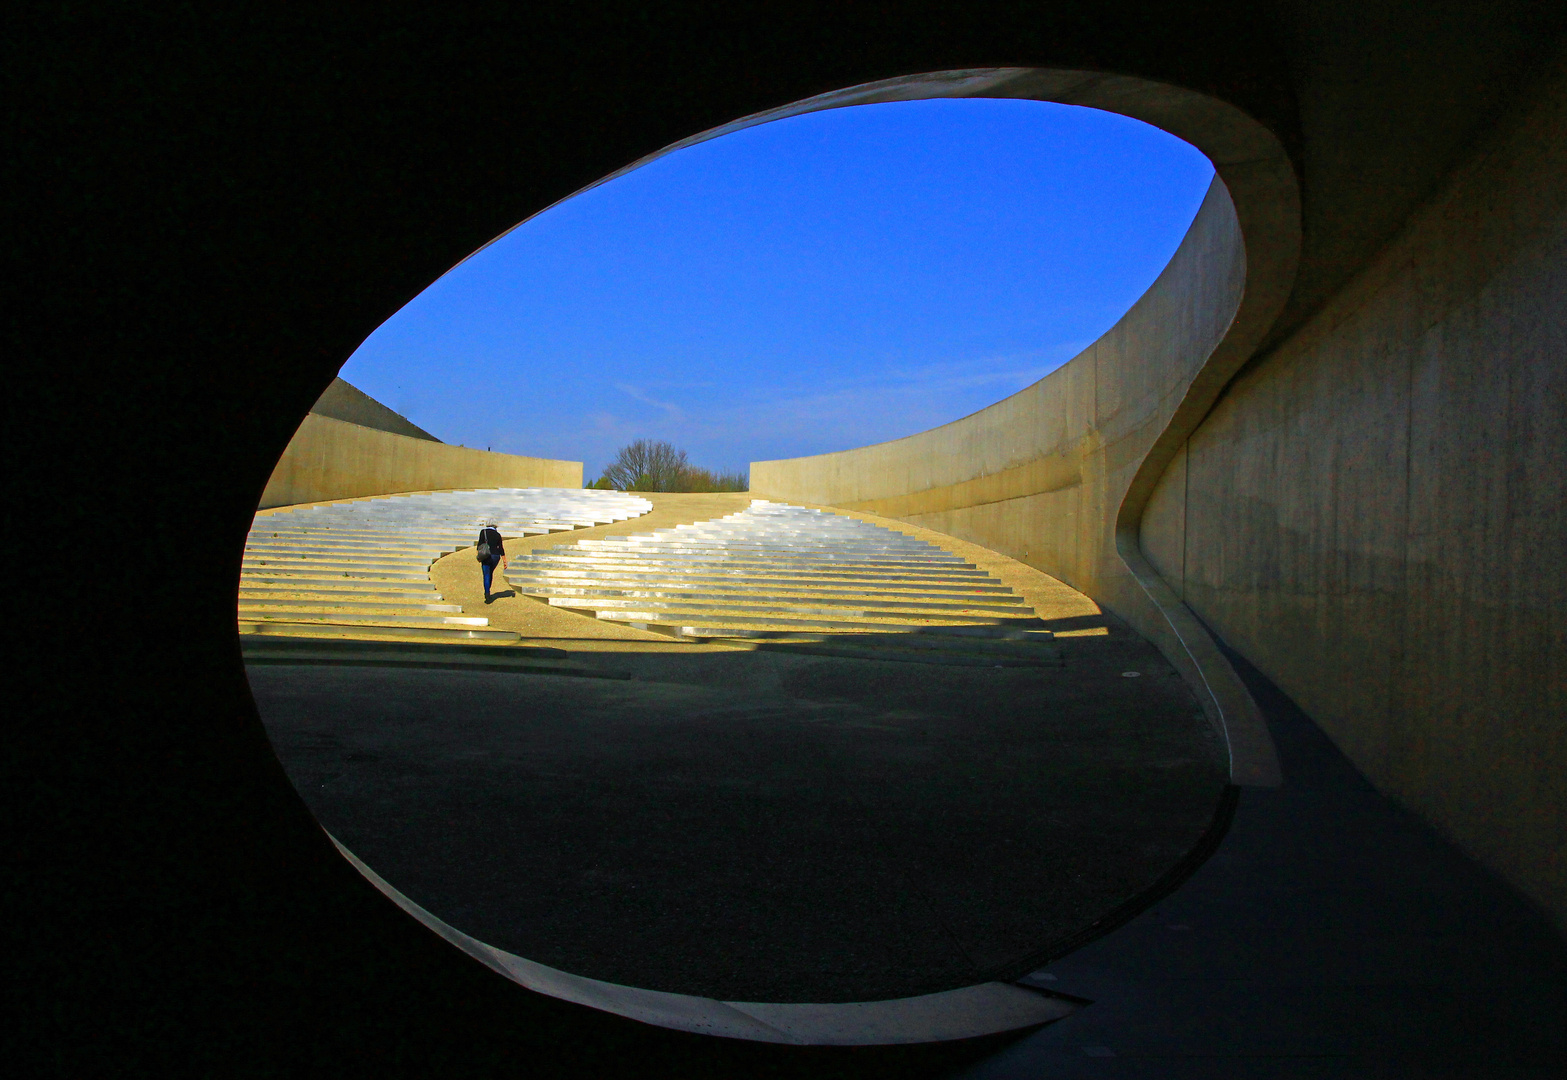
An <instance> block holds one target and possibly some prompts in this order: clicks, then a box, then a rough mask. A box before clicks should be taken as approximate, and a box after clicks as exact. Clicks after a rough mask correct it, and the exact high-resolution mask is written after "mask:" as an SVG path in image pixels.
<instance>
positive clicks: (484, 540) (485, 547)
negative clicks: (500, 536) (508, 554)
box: [474, 529, 490, 562]
mask: <svg viewBox="0 0 1567 1080" xmlns="http://www.w3.org/2000/svg"><path fill="white" fill-rule="evenodd" d="M489 535H490V530H489V529H480V530H479V546H478V547H477V548H476V549H474V554H476V555H477V556H478V558H479V561H480V562H489V561H490V541H489Z"/></svg>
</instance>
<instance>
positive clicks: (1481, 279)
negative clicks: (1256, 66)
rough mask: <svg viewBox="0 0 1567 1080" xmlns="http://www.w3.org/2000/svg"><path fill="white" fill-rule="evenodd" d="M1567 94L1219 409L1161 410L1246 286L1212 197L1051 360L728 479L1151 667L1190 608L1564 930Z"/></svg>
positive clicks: (1565, 89) (1529, 106) (1544, 92)
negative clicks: (977, 564)
mask: <svg viewBox="0 0 1567 1080" xmlns="http://www.w3.org/2000/svg"><path fill="white" fill-rule="evenodd" d="M1564 102H1567V79H1564V78H1561V77H1557V78H1556V79H1555V80H1554V81H1552V82H1550V83H1549V85H1545V86H1542V87H1540V88H1538V89H1537V90H1536V91H1535V92H1534V93H1533V94H1532V95H1531V96H1530V97H1529V98H1528V99H1527V101H1526V102H1525V103H1524V104H1523V105H1521V106H1520V107H1519V111H1518V112H1517V113H1516V115H1514V116H1513V118H1512V119H1511V120H1510V121H1509V122H1508V123H1506V124H1503V125H1502V126H1501V127H1500V128H1499V129H1498V131H1499V134H1498V135H1497V136H1496V137H1495V139H1494V141H1493V142H1492V143H1491V144H1489V145H1488V146H1486V147H1484V148H1482V150H1481V151H1480V152H1479V153H1478V154H1477V155H1476V156H1475V157H1474V159H1473V160H1472V161H1471V162H1470V163H1469V164H1468V165H1466V166H1464V167H1463V168H1461V169H1460V170H1458V171H1457V172H1456V173H1455V174H1454V175H1453V178H1452V180H1451V182H1450V184H1449V186H1448V187H1447V189H1446V190H1445V191H1444V192H1443V193H1442V194H1441V195H1439V196H1438V197H1437V198H1436V199H1435V200H1434V201H1433V202H1432V203H1431V204H1430V205H1428V206H1427V207H1426V208H1425V209H1424V210H1423V211H1422V212H1421V213H1419V214H1417V215H1416V217H1415V218H1414V219H1413V220H1412V221H1411V223H1410V224H1409V225H1408V226H1407V227H1406V228H1405V230H1404V232H1403V233H1402V234H1401V235H1400V237H1399V238H1398V239H1397V240H1395V241H1394V243H1393V244H1392V245H1390V247H1389V248H1388V249H1387V250H1386V251H1385V252H1384V254H1383V255H1382V256H1381V258H1380V259H1379V260H1378V261H1377V262H1375V263H1374V264H1373V266H1372V267H1371V268H1370V269H1369V270H1368V271H1366V272H1365V273H1364V274H1362V275H1361V277H1360V278H1359V279H1357V280H1356V281H1354V282H1352V283H1351V284H1350V285H1349V286H1348V287H1347V288H1345V289H1344V290H1342V292H1341V293H1340V294H1339V296H1338V297H1336V298H1335V299H1334V300H1333V301H1332V302H1330V303H1329V304H1328V305H1327V307H1326V309H1325V310H1323V311H1322V312H1321V313H1320V314H1319V315H1317V316H1316V317H1315V318H1314V319H1313V320H1312V321H1310V322H1309V323H1307V324H1306V325H1305V326H1304V327H1303V328H1302V329H1300V330H1298V331H1296V332H1294V333H1293V334H1292V335H1291V336H1290V337H1289V338H1288V339H1287V340H1285V341H1284V343H1283V344H1282V345H1281V346H1279V347H1276V348H1274V349H1273V350H1272V351H1271V352H1270V353H1269V355H1268V356H1267V357H1265V358H1263V359H1261V360H1259V361H1257V362H1254V364H1253V365H1252V366H1251V367H1250V369H1249V370H1248V371H1247V372H1245V373H1244V374H1243V375H1242V376H1241V377H1240V378H1239V379H1238V380H1237V381H1235V382H1234V384H1233V385H1231V386H1229V387H1228V388H1227V389H1226V390H1224V397H1223V400H1222V401H1219V402H1218V404H1217V405H1216V407H1215V406H1214V402H1215V401H1216V400H1217V399H1218V397H1219V393H1218V392H1217V391H1216V392H1215V393H1214V394H1213V395H1212V396H1211V397H1209V398H1208V399H1207V400H1206V401H1205V402H1204V401H1201V400H1195V401H1194V399H1193V395H1191V394H1188V395H1187V400H1186V401H1185V402H1184V403H1182V404H1180V405H1177V404H1175V403H1176V402H1177V401H1179V400H1180V399H1181V397H1182V393H1183V388H1184V387H1188V386H1194V385H1196V384H1199V383H1201V382H1203V381H1204V380H1205V379H1208V380H1209V381H1211V377H1210V376H1209V375H1207V374H1206V373H1207V372H1208V371H1209V369H1211V368H1212V367H1213V365H1212V361H1211V359H1210V358H1209V354H1210V352H1212V351H1213V350H1214V347H1215V344H1216V343H1219V342H1220V341H1221V338H1225V337H1226V334H1227V328H1226V322H1227V320H1228V319H1229V316H1230V313H1232V312H1234V311H1235V310H1236V305H1237V304H1238V303H1241V301H1242V295H1243V291H1245V290H1249V289H1250V288H1251V284H1250V282H1247V281H1246V278H1247V272H1246V271H1247V267H1246V251H1245V245H1243V244H1242V243H1241V241H1240V236H1239V231H1238V230H1237V226H1236V216H1235V212H1234V211H1233V210H1232V209H1231V208H1230V204H1229V200H1228V199H1225V198H1224V197H1223V189H1222V186H1221V185H1219V184H1218V183H1216V184H1215V188H1214V190H1213V191H1211V192H1210V194H1209V197H1208V200H1207V202H1206V203H1205V204H1204V206H1203V208H1202V210H1201V212H1200V213H1199V215H1198V217H1197V220H1196V221H1195V222H1194V224H1193V226H1192V229H1191V231H1190V233H1189V234H1188V236H1187V238H1186V240H1185V241H1184V242H1183V244H1182V246H1181V248H1180V250H1179V251H1178V252H1177V254H1176V255H1175V257H1174V259H1173V260H1172V261H1171V263H1170V265H1169V267H1168V268H1167V269H1166V270H1165V272H1164V274H1163V275H1161V277H1160V278H1159V280H1158V281H1157V282H1156V283H1155V284H1154V286H1153V287H1152V288H1151V289H1150V290H1149V292H1148V293H1147V294H1146V295H1145V296H1144V297H1143V298H1142V299H1141V300H1140V301H1139V302H1138V303H1137V304H1136V305H1135V306H1134V307H1133V308H1132V310H1131V311H1129V312H1128V313H1127V315H1126V316H1125V317H1124V318H1123V319H1122V320H1121V322H1120V323H1119V324H1117V325H1116V327H1114V328H1113V329H1112V330H1111V331H1110V332H1109V333H1107V334H1106V335H1105V336H1104V338H1102V339H1101V340H1100V341H1098V342H1096V343H1095V344H1094V345H1093V346H1091V347H1090V348H1089V349H1087V350H1086V351H1085V352H1084V353H1083V354H1082V355H1080V356H1078V357H1077V358H1075V359H1074V360H1073V361H1071V362H1070V363H1069V364H1067V365H1065V366H1064V367H1062V368H1061V369H1060V370H1058V371H1056V372H1054V373H1053V374H1051V375H1050V376H1048V377H1046V378H1045V379H1043V380H1042V381H1040V382H1039V383H1037V384H1035V385H1034V386H1031V387H1029V388H1027V389H1025V390H1023V391H1022V392H1020V393H1018V394H1016V395H1014V396H1013V397H1010V398H1008V399H1006V400H1005V401H1002V402H999V403H997V404H996V405H994V406H992V407H990V408H988V409H985V410H983V411H981V412H979V413H976V414H974V415H973V416H969V417H966V418H964V419H963V420H959V421H957V422H955V423H952V424H948V425H945V426H943V427H940V428H936V429H933V430H931V431H927V432H924V433H921V434H919V435H915V436H911V437H910V438H906V439H900V440H897V441H895V442H890V443H884V444H880V445H877V446H870V447H865V448H862V449H858V450H851V451H845V452H843V453H838V454H827V455H821V456H818V457H811V458H799V459H793V460H788V461H769V462H754V463H752V465H751V478H752V487H753V489H754V490H755V491H756V492H757V494H759V495H762V496H768V497H776V498H787V499H796V500H802V501H811V502H817V503H824V504H830V505H836V506H843V507H848V508H853V509H860V510H869V511H874V512H875V513H879V514H884V515H887V516H890V517H896V518H901V519H903V520H906V521H910V522H913V523H916V524H919V525H922V526H925V527H927V528H933V529H938V530H941V531H943V532H947V533H950V534H952V535H955V536H960V537H963V538H964V539H968V540H972V541H974V542H977V543H980V544H983V545H985V546H987V547H990V548H993V549H995V550H997V551H1001V552H1004V553H1005V554H1008V555H1011V556H1012V557H1014V558H1017V559H1020V560H1022V561H1024V562H1027V563H1029V564H1030V565H1032V566H1035V567H1038V568H1039V569H1042V570H1044V571H1046V572H1047V573H1050V574H1052V575H1055V576H1057V577H1059V578H1061V579H1062V580H1064V581H1066V582H1068V583H1069V584H1071V585H1073V586H1075V587H1076V588H1078V589H1081V590H1082V591H1083V592H1085V593H1087V594H1088V595H1090V596H1092V597H1094V598H1095V599H1096V600H1099V601H1100V602H1101V603H1103V604H1104V605H1105V606H1106V607H1108V608H1110V609H1111V610H1113V611H1116V612H1117V613H1118V614H1120V615H1122V616H1123V617H1125V618H1127V619H1128V621H1130V622H1131V623H1132V624H1133V625H1134V626H1136V627H1138V629H1140V630H1141V631H1143V632H1144V633H1146V634H1148V635H1149V636H1150V637H1151V638H1152V639H1153V640H1154V641H1155V642H1156V643H1158V644H1160V646H1161V648H1163V649H1164V650H1165V651H1166V653H1167V655H1171V658H1172V659H1177V655H1176V654H1178V653H1180V652H1181V651H1182V647H1183V645H1182V642H1181V641H1180V640H1179V639H1180V638H1181V636H1182V627H1181V625H1180V622H1181V618H1182V616H1181V615H1180V613H1181V612H1185V613H1186V616H1185V617H1188V618H1189V616H1190V613H1191V612H1195V613H1196V615H1197V616H1200V617H1201V619H1202V620H1204V621H1205V622H1207V623H1208V624H1209V625H1211V626H1213V627H1214V628H1215V629H1216V630H1217V631H1218V632H1219V633H1220V634H1222V635H1223V636H1224V637H1225V638H1226V639H1227V640H1228V641H1229V642H1230V643H1232V644H1233V645H1235V646H1236V647H1237V648H1238V649H1239V650H1240V651H1241V652H1242V653H1243V654H1244V655H1246V656H1247V657H1248V658H1249V659H1250V660H1252V661H1253V662H1254V663H1256V664H1257V665H1258V666H1259V667H1260V668H1262V670H1263V671H1265V672H1266V673H1267V674H1268V675H1269V676H1271V677H1272V678H1273V679H1274V680H1275V681H1276V682H1277V683H1278V684H1279V685H1280V686H1282V687H1283V688H1284V689H1285V690H1286V691H1288V692H1289V693H1290V694H1292V695H1293V696H1294V697H1295V698H1296V700H1297V701H1299V702H1300V703H1301V704H1302V705H1303V706H1304V707H1305V708H1306V709H1307V710H1308V711H1310V712H1311V713H1312V715H1313V716H1315V717H1316V718H1317V719H1318V720H1319V721H1320V722H1321V723H1322V725H1323V726H1324V728H1325V729H1326V730H1327V731H1328V733H1329V734H1330V735H1331V736H1332V737H1333V738H1334V739H1335V740H1336V741H1338V743H1339V744H1340V745H1341V746H1342V747H1343V748H1344V749H1345V750H1346V751H1347V752H1348V753H1349V754H1350V756H1351V757H1352V758H1353V759H1354V760H1355V761H1356V763H1357V764H1358V765H1359V766H1360V767H1361V768H1362V769H1363V770H1365V772H1366V773H1367V774H1368V775H1369V776H1370V777H1371V778H1372V780H1373V781H1374V782H1376V783H1377V784H1379V785H1380V786H1382V787H1383V788H1385V789H1386V790H1388V791H1390V792H1392V793H1395V794H1397V795H1398V796H1400V797H1402V798H1403V799H1404V800H1405V801H1406V802H1407V803H1408V804H1409V805H1411V806H1412V807H1414V808H1415V809H1417V810H1418V811H1420V812H1421V813H1423V814H1424V815H1426V816H1427V817H1428V818H1429V819H1431V820H1432V821H1434V822H1435V823H1437V824H1438V825H1439V826H1440V827H1442V828H1444V829H1445V830H1446V831H1447V832H1448V834H1449V835H1451V836H1453V837H1454V838H1455V839H1457V840H1458V841H1459V842H1460V843H1461V844H1463V845H1464V846H1465V847H1466V848H1467V849H1468V850H1469V851H1471V852H1472V853H1474V854H1476V855H1477V856H1479V857H1480V858H1481V859H1482V860H1484V861H1486V862H1488V863H1489V864H1490V865H1491V866H1492V867H1494V868H1496V869H1498V870H1500V871H1501V872H1502V873H1504V874H1505V875H1506V876H1507V877H1508V878H1509V879H1510V880H1512V881H1513V882H1514V883H1515V884H1516V885H1518V886H1520V887H1521V888H1522V889H1524V890H1525V891H1526V892H1528V893H1529V894H1531V895H1532V896H1533V897H1535V898H1536V899H1537V900H1538V901H1539V902H1541V903H1542V904H1543V905H1545V906H1546V907H1547V908H1548V909H1549V910H1550V911H1551V912H1552V913H1553V914H1554V916H1555V918H1556V919H1557V921H1558V923H1559V924H1560V925H1563V926H1567V862H1564V857H1563V852H1564V851H1567V808H1564V801H1567V800H1564V793H1563V792H1564V788H1563V784H1562V782H1561V776H1562V774H1563V772H1564V770H1567V691H1564V685H1567V680H1564V679H1563V677H1562V675H1561V672H1562V671H1563V670H1564V669H1567V637H1564V634H1563V630H1562V627H1563V626H1564V625H1567V577H1564V574H1563V570H1562V564H1561V558H1560V554H1559V553H1560V552H1561V551H1563V550H1567V511H1564V496H1567V490H1564V481H1563V477H1562V474H1561V472H1560V462H1561V460H1562V459H1563V457H1564V456H1567V421H1564V419H1563V417H1564V414H1567V333H1564V329H1563V326H1564V322H1563V317H1562V314H1561V313H1562V312H1563V311H1567V273H1564V267H1567V152H1564V149H1563V148H1564V146H1567V108H1564V105H1563V103H1564ZM1222 175H1223V172H1222V170H1221V176H1222ZM1254 269H1255V264H1254ZM1243 282H1244V283H1245V287H1244V289H1243ZM1229 333H1230V336H1233V330H1231V331H1230V332H1229ZM1253 345H1255V342H1253ZM1220 348H1221V350H1222V348H1223V346H1222V345H1221V346H1220ZM1231 374H1233V369H1231ZM1228 378H1229V375H1225V376H1224V379H1225V380H1226V381H1228ZM1196 397H1197V398H1199V399H1200V397H1201V395H1197V396H1196ZM1194 405H1195V406H1198V407H1200V413H1198V414H1197V415H1195V416H1191V417H1189V419H1190V423H1189V426H1187V427H1186V429H1185V431H1184V432H1183V431H1182V430H1181V428H1182V425H1181V424H1180V423H1179V422H1178V417H1177V421H1176V422H1172V421H1171V419H1170V418H1171V417H1172V416H1176V414H1178V413H1179V412H1180V410H1181V409H1182V408H1187V409H1188V411H1189V412H1190V411H1191V409H1192V407H1193V406H1194ZM1210 408H1211V412H1210V411H1209V410H1210ZM1172 436H1178V437H1175V438H1173V441H1172ZM1140 488H1142V489H1144V490H1139V489H1140ZM1118 533H1119V536H1118V535H1117V534H1118ZM1139 564H1141V567H1142V568H1143V570H1142V571H1140V569H1139ZM1149 571H1151V572H1152V573H1151V574H1150V573H1148V572H1149ZM1150 577H1152V578H1153V580H1148V579H1149V578H1150ZM1140 585H1141V586H1143V587H1142V588H1139V586H1140ZM1161 591H1162V592H1163V593H1166V594H1167V599H1166V600H1165V601H1161V600H1160V593H1161ZM1161 606H1162V607H1164V608H1165V609H1166V610H1165V611H1163V612H1160V611H1158V610H1156V609H1158V608H1160V607H1161ZM1172 613H1173V614H1172ZM1161 614H1162V615H1163V616H1164V617H1161ZM1199 625H1200V624H1199ZM1184 670H1186V671H1187V673H1188V675H1189V677H1190V675H1191V665H1187V667H1186V668H1185V669H1184ZM1199 674H1200V673H1199ZM1197 681H1198V682H1200V678H1199V679H1198V680H1197ZM1199 696H1201V695H1199Z"/></svg>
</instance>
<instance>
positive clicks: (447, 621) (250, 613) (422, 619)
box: [239, 605, 490, 626]
mask: <svg viewBox="0 0 1567 1080" xmlns="http://www.w3.org/2000/svg"><path fill="white" fill-rule="evenodd" d="M239 617H240V618H241V619H248V620H252V621H255V622H323V621H324V622H335V623H343V624H345V625H355V624H361V623H362V624H366V625H369V624H376V625H381V626H488V625H489V624H490V620H489V619H486V618H482V617H479V616H471V615H354V614H352V613H349V612H341V613H339V612H331V613H320V614H317V613H312V612H303V611H291V612H279V613H277V614H273V613H272V612H271V611H269V610H266V609H257V608H253V607H249V606H247V605H240V608H239Z"/></svg>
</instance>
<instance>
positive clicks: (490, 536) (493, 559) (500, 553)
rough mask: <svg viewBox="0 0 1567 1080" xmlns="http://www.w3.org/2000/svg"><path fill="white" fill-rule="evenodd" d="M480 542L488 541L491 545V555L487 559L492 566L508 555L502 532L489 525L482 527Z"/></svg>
mask: <svg viewBox="0 0 1567 1080" xmlns="http://www.w3.org/2000/svg"><path fill="white" fill-rule="evenodd" d="M478 543H480V544H483V543H488V544H489V545H490V557H489V558H488V559H487V560H485V561H486V562H488V563H490V565H492V566H494V565H498V564H499V563H500V561H501V559H502V558H504V557H505V555H506V542H505V541H504V540H502V539H501V534H500V532H499V531H497V530H495V529H492V528H490V527H488V526H486V527H484V528H482V529H480V530H479V540H478Z"/></svg>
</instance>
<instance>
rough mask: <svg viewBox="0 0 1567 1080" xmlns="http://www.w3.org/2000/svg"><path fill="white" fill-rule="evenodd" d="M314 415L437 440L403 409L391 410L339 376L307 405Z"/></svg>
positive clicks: (433, 440)
mask: <svg viewBox="0 0 1567 1080" xmlns="http://www.w3.org/2000/svg"><path fill="white" fill-rule="evenodd" d="M310 411H311V412H312V413H313V414H315V415H316V416H330V417H331V418H332V419H333V420H346V421H348V422H349V423H350V424H358V425H359V426H360V427H367V428H375V429H376V430H377V431H389V432H391V433H392V434H393V435H407V436H409V437H411V438H415V439H428V440H429V441H430V442H440V441H441V440H440V439H437V438H436V437H435V436H434V435H431V434H430V433H429V432H428V431H426V430H424V428H422V427H419V426H418V425H417V424H415V423H414V422H413V421H412V420H409V419H408V417H406V416H404V415H403V414H402V413H398V412H393V411H392V410H391V409H388V408H387V407H386V406H385V405H382V404H381V403H380V402H379V401H377V400H376V399H375V398H373V397H371V396H370V395H369V394H367V393H365V392H364V391H363V390H361V389H359V387H357V386H355V385H353V384H352V383H349V382H346V381H345V380H343V379H341V378H337V379H333V380H332V385H330V386H328V387H327V388H326V389H325V390H323V391H321V396H320V397H318V398H316V403H315V404H314V405H312V406H310Z"/></svg>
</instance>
